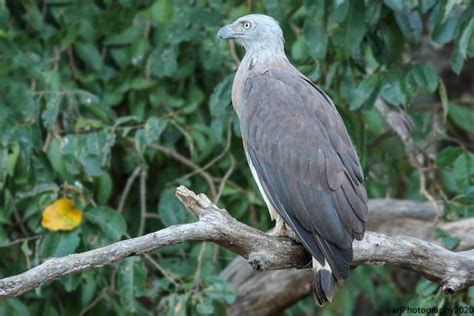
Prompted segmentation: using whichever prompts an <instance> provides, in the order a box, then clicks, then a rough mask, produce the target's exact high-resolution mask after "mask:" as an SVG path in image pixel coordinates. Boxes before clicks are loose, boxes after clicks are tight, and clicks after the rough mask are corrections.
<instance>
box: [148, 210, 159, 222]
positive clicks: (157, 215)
mask: <svg viewBox="0 0 474 316" xmlns="http://www.w3.org/2000/svg"><path fill="white" fill-rule="evenodd" d="M145 217H146V218H152V219H156V220H161V218H160V215H159V214H156V213H150V212H148V213H146V214H145Z"/></svg>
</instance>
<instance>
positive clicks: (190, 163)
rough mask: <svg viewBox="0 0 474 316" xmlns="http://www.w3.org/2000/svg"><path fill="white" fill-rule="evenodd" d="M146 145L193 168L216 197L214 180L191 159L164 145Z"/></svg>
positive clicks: (212, 195)
mask: <svg viewBox="0 0 474 316" xmlns="http://www.w3.org/2000/svg"><path fill="white" fill-rule="evenodd" d="M147 146H149V147H150V148H154V149H156V150H158V151H160V152H162V153H163V154H165V155H167V156H170V157H171V158H173V159H175V160H177V161H179V162H180V163H182V164H183V165H185V166H186V167H188V168H190V169H192V170H194V171H195V172H196V173H197V174H199V175H200V176H201V177H203V178H204V180H206V182H207V184H208V186H209V192H210V195H211V197H212V198H213V199H214V198H215V197H216V195H217V191H216V186H215V184H214V180H213V178H212V176H211V175H210V174H209V173H207V172H206V171H204V170H203V169H202V168H201V167H200V166H198V165H197V164H195V163H194V162H193V161H192V160H190V159H188V158H186V157H184V156H183V155H181V154H179V153H178V152H176V151H174V150H171V149H168V148H166V147H164V146H161V145H160V144H148V145H147Z"/></svg>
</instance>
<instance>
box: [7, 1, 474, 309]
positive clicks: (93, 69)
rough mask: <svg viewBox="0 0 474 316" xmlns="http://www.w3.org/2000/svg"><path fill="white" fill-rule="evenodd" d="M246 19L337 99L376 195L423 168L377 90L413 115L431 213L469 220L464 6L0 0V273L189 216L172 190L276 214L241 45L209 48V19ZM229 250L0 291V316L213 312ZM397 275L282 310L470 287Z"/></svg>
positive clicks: (221, 304) (368, 278)
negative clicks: (66, 216) (252, 151)
mask: <svg viewBox="0 0 474 316" xmlns="http://www.w3.org/2000/svg"><path fill="white" fill-rule="evenodd" d="M248 13H266V14H269V15H271V16H273V17H274V18H276V19H277V20H278V21H279V22H280V24H281V26H282V28H283V31H284V35H285V39H286V51H287V54H288V57H289V59H290V60H291V61H292V62H293V63H294V64H295V65H296V66H297V68H298V69H299V70H300V71H301V72H303V73H304V74H306V75H307V76H308V77H309V78H310V79H311V80H313V81H314V82H316V83H318V84H319V85H320V86H321V87H322V88H323V90H325V91H326V92H327V93H328V94H329V95H330V96H331V97H332V98H333V100H334V102H335V103H336V105H337V107H338V110H339V111H340V113H341V115H342V116H343V118H344V120H345V122H346V125H347V127H348V130H349V132H350V134H351V136H352V139H353V141H354V145H355V146H356V148H357V150H358V152H359V155H360V158H361V161H362V164H363V168H364V171H365V175H366V186H367V190H368V194H369V197H371V198H380V197H385V196H390V197H396V198H401V199H415V200H425V199H426V196H423V195H422V194H420V174H419V169H417V168H414V167H413V166H412V165H411V164H410V162H409V160H408V159H407V158H406V155H405V149H404V146H403V143H402V142H401V141H400V139H399V137H398V136H397V135H396V134H395V133H393V132H392V130H391V129H390V127H389V126H388V125H387V124H386V123H385V121H384V119H383V117H382V116H381V115H380V112H379V111H378V110H377V109H376V108H375V107H374V102H375V100H376V99H377V98H379V99H380V98H381V99H382V100H384V101H385V102H386V103H387V104H388V105H389V107H390V108H391V109H395V110H400V111H406V113H407V115H408V116H409V117H410V119H411V121H412V125H413V126H414V129H413V133H412V136H413V139H414V141H415V143H416V144H417V146H418V147H419V148H420V149H421V150H422V151H423V152H424V153H425V157H426V162H425V167H426V168H425V169H423V170H426V174H425V177H424V178H426V190H427V192H429V194H430V195H431V196H433V197H434V198H435V199H437V200H440V201H442V203H443V205H444V212H445V215H444V220H456V219H459V218H465V217H470V216H473V215H474V206H473V200H474V185H473V177H474V155H473V154H472V153H471V151H472V150H473V149H474V146H473V139H474V136H473V133H474V112H473V103H474V98H473V95H474V87H473V79H474V63H473V60H472V59H469V57H473V56H474V40H473V38H474V18H473V16H474V4H473V3H472V2H471V1H460V0H423V1H422V0H410V1H401V0H385V1H381V0H380V1H369V0H365V1H363V0H360V1H358V0H316V1H289V0H282V1H270V0H264V1H251V0H248V1H219V0H216V1H210V0H209V1H206V0H196V1H171V0H156V1H153V0H146V1H145V0H136V1H132V0H117V1H112V0H102V1H79V0H45V1H39V0H36V1H35V0H16V1H13V0H12V1H5V0H2V1H0V141H1V143H0V190H1V195H0V278H1V277H6V276H10V275H14V274H18V273H20V272H22V271H24V270H27V269H29V268H31V267H33V266H36V265H37V264H39V263H41V262H42V261H44V260H45V258H48V257H51V256H63V255H67V254H70V253H74V252H80V251H86V250H90V249H95V248H97V247H100V246H103V245H107V244H110V243H112V242H114V241H118V240H120V239H124V238H127V237H134V236H138V235H142V234H144V233H147V232H152V231H156V230H159V229H161V228H164V227H167V226H170V225H174V224H180V223H186V222H191V221H193V220H194V219H193V218H192V216H191V215H189V214H188V213H187V212H186V210H185V209H184V207H183V206H182V205H180V203H179V202H178V201H177V199H176V198H175V196H174V190H175V187H176V186H177V185H180V184H182V185H186V186H187V187H188V188H190V189H192V190H193V191H195V192H204V193H206V194H207V195H208V196H209V198H210V199H211V200H213V201H216V202H217V203H218V205H219V206H222V207H225V208H227V209H228V210H229V212H230V213H231V214H232V216H234V217H235V218H237V219H238V220H240V221H243V222H245V223H248V224H250V225H252V226H254V227H257V228H259V229H261V230H268V229H270V228H271V227H272V226H273V223H271V222H270V219H269V216H268V213H267V211H266V210H265V206H264V203H263V200H262V198H261V197H260V195H259V194H258V193H257V191H258V189H257V187H256V185H255V183H254V181H253V179H252V177H251V174H250V170H249V168H248V166H247V163H246V161H245V157H244V154H243V150H242V146H241V139H240V131H239V127H238V121H237V118H236V116H235V114H234V113H233V111H232V107H231V104H230V89H231V85H232V80H233V73H234V71H235V69H236V63H237V62H238V58H240V57H242V54H243V51H242V50H241V49H240V48H238V47H233V46H231V45H229V43H228V42H220V43H219V42H217V41H216V32H217V30H218V29H219V27H220V26H221V25H223V24H225V23H230V22H231V21H232V20H233V19H235V18H237V17H240V16H242V15H245V14H248ZM61 197H66V198H69V199H72V200H73V201H75V203H76V206H77V207H78V208H79V209H81V210H82V211H83V212H84V219H83V221H82V223H81V225H80V226H79V227H78V228H76V229H75V230H73V231H69V232H51V231H48V230H46V229H44V228H43V227H42V226H41V214H42V211H43V210H44V208H45V207H46V206H47V205H49V204H51V203H52V202H54V201H55V200H56V199H58V198H61ZM443 238H444V239H443V240H444V242H445V245H446V246H448V247H449V246H450V247H453V244H455V243H456V240H453V239H452V238H449V236H446V235H443ZM234 257H235V255H234V254H232V253H231V252H230V251H227V250H225V249H223V248H219V247H217V246H215V245H213V244H210V243H200V242H189V243H183V244H179V245H176V246H171V247H167V248H164V249H162V250H160V251H157V252H153V253H151V254H150V255H148V256H146V257H132V258H128V259H125V260H123V261H122V262H120V263H117V264H114V265H112V266H107V267H103V268H100V269H94V270H90V271H86V272H83V273H79V274H73V275H70V276H68V277H65V278H62V279H61V280H58V281H55V282H52V283H50V284H49V285H47V286H44V287H42V288H40V289H37V290H34V291H30V292H28V293H26V294H24V295H22V296H21V297H19V298H16V299H8V300H0V315H77V314H80V313H82V314H86V313H87V314H89V315H99V314H105V315H110V314H117V315H127V314H137V315H151V314H154V315H156V314H160V315H161V314H163V315H186V314H187V315H198V314H224V310H225V306H226V305H228V304H230V303H232V302H233V300H234V298H235V294H236V293H235V291H234V289H232V288H231V287H230V286H229V285H228V284H227V283H226V282H225V280H223V279H222V278H220V277H219V272H220V271H221V270H222V269H223V268H224V267H225V266H226V265H227V264H229V262H231V261H232V259H233V258H234ZM395 274H396V273H395V272H393V270H391V269H390V268H388V267H380V266H379V267H372V266H361V267H358V268H357V269H355V270H354V271H353V272H352V273H351V275H350V278H349V280H348V281H347V282H346V283H345V285H344V286H343V287H342V289H341V290H340V291H339V294H338V297H339V298H338V304H332V305H330V306H328V307H327V308H325V309H324V310H321V309H317V308H315V307H314V301H313V299H312V298H311V297H308V298H307V299H305V300H303V301H301V302H299V303H298V304H296V305H295V306H293V307H291V308H289V309H288V310H286V311H284V314H285V315H313V314H315V313H322V314H323V315H351V314H357V313H358V310H359V309H360V306H359V305H360V304H361V303H363V304H368V305H369V306H370V307H369V308H368V309H366V308H364V309H363V310H364V311H365V312H367V310H370V311H371V313H373V314H374V315H380V314H383V313H384V308H385V307H386V306H387V305H390V306H398V305H407V304H411V305H414V306H420V305H422V306H438V307H441V306H445V305H446V304H448V305H450V306H454V305H457V306H466V305H472V304H474V291H473V290H472V289H470V290H469V291H463V292H461V293H458V294H456V295H454V296H452V297H450V298H446V297H445V296H444V295H443V294H442V293H441V292H440V291H439V290H437V287H436V286H435V285H434V284H432V283H430V282H428V281H426V280H424V279H420V280H419V277H417V276H415V275H414V274H409V275H408V276H407V277H406V278H405V280H401V281H400V280H399V278H396V276H395ZM396 279H397V280H396ZM407 284H408V286H406V285H407ZM359 314H360V312H359Z"/></svg>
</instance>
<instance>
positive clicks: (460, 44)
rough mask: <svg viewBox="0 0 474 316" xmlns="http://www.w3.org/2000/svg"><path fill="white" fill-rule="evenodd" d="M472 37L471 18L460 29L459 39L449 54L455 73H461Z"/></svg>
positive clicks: (472, 25) (473, 30) (473, 23)
mask: <svg viewBox="0 0 474 316" xmlns="http://www.w3.org/2000/svg"><path fill="white" fill-rule="evenodd" d="M473 38H474V19H473V18H471V19H470V20H469V23H468V24H467V26H466V27H465V28H464V29H463V30H462V33H461V36H460V37H459V40H458V41H457V42H456V45H455V49H454V51H453V53H452V54H451V68H452V69H453V71H454V72H455V73H456V74H458V75H459V74H460V73H461V69H462V66H463V64H464V59H466V54H467V48H468V46H469V43H470V42H471V41H473Z"/></svg>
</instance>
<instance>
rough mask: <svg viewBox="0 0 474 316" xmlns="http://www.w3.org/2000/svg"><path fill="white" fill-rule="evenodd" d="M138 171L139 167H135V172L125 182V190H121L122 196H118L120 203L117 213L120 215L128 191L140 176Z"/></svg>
mask: <svg viewBox="0 0 474 316" xmlns="http://www.w3.org/2000/svg"><path fill="white" fill-rule="evenodd" d="M140 170H141V167H140V166H139V167H136V168H135V170H133V172H132V174H131V175H130V177H129V178H128V179H127V182H126V183H125V188H124V189H123V191H122V194H121V195H120V201H119V205H118V207H117V212H119V213H122V211H123V207H124V206H125V201H126V200H127V197H128V194H129V193H130V190H131V189H132V185H133V183H134V182H135V179H136V178H137V177H138V175H139V174H140Z"/></svg>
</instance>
